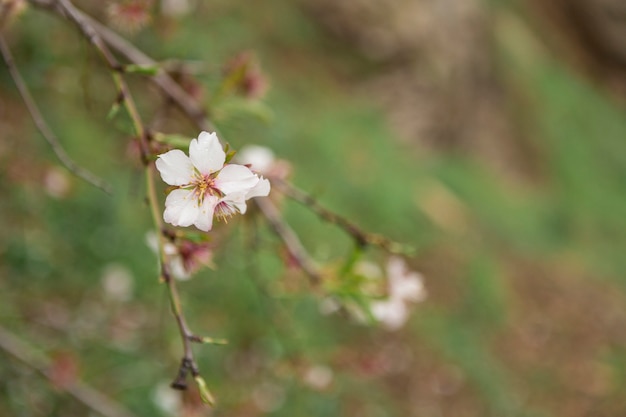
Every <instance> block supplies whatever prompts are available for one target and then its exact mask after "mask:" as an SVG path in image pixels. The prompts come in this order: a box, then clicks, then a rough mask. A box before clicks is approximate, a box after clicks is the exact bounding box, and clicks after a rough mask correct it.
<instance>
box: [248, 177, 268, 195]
mask: <svg viewBox="0 0 626 417" xmlns="http://www.w3.org/2000/svg"><path fill="white" fill-rule="evenodd" d="M269 193H270V182H269V181H268V180H267V179H265V178H263V177H261V178H259V182H257V183H256V185H255V186H254V187H252V188H251V189H250V191H248V193H247V194H246V200H247V199H249V198H254V197H267V196H268V195H269Z"/></svg>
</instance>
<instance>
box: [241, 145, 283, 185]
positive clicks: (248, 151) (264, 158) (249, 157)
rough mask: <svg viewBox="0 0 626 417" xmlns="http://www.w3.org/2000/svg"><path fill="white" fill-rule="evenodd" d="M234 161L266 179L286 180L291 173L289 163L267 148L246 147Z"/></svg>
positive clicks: (257, 146)
mask: <svg viewBox="0 0 626 417" xmlns="http://www.w3.org/2000/svg"><path fill="white" fill-rule="evenodd" d="M234 160H235V161H237V163H239V164H242V165H246V166H249V167H250V169H251V170H252V171H254V172H256V173H259V174H262V175H264V176H266V177H271V178H277V179H281V180H284V179H286V178H287V177H288V176H289V174H290V173H291V165H290V164H289V162H287V161H285V160H283V159H278V158H276V156H275V155H274V152H273V151H272V150H271V149H269V148H266V147H265V146H259V145H246V146H244V147H243V148H241V149H240V150H239V152H237V155H235V159H234Z"/></svg>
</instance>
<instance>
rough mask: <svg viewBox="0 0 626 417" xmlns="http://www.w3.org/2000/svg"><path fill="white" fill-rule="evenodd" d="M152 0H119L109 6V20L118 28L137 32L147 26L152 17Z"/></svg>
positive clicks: (128, 31)
mask: <svg viewBox="0 0 626 417" xmlns="http://www.w3.org/2000/svg"><path fill="white" fill-rule="evenodd" d="M151 7H152V0H117V1H114V2H111V3H110V4H109V6H108V7H107V15H108V17H109V21H110V22H111V23H112V24H113V25H114V26H116V27H117V28H118V29H120V30H123V31H125V32H127V33H135V32H137V31H139V30H140V29H143V28H144V27H145V26H147V25H148V24H149V23H150V21H151V20H152V17H151V16H150V8H151Z"/></svg>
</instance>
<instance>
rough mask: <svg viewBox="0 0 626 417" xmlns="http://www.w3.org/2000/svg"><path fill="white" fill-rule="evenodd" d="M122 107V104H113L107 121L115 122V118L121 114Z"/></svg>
mask: <svg viewBox="0 0 626 417" xmlns="http://www.w3.org/2000/svg"><path fill="white" fill-rule="evenodd" d="M121 107H122V106H120V103H118V102H117V101H116V102H115V103H113V105H112V106H111V109H110V110H109V112H108V113H107V120H108V121H111V120H113V118H114V117H115V116H117V114H118V113H119V112H120V108H121Z"/></svg>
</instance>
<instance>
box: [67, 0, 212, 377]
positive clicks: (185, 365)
mask: <svg viewBox="0 0 626 417" xmlns="http://www.w3.org/2000/svg"><path fill="white" fill-rule="evenodd" d="M55 4H56V6H57V8H56V9H57V11H58V12H59V13H60V14H61V15H63V16H65V17H66V18H67V19H69V20H70V21H72V22H73V23H74V24H75V25H76V26H77V27H78V29H79V30H80V32H81V33H82V34H83V36H85V37H86V38H87V39H88V40H89V41H90V42H91V44H92V45H93V46H94V47H95V48H96V49H97V50H98V51H99V52H100V55H101V56H102V57H103V59H104V60H105V61H106V63H107V64H108V66H109V68H110V69H111V75H112V77H113V81H114V82H115V85H116V87H117V89H118V92H119V97H120V101H121V103H122V104H123V105H124V106H125V108H126V110H127V111H128V114H129V115H130V118H131V120H132V122H133V125H134V127H135V131H136V133H137V136H138V139H139V144H140V146H141V149H142V160H143V162H144V164H145V172H146V185H147V192H148V201H149V204H150V208H151V212H152V218H153V221H154V223H155V227H156V229H157V230H159V231H160V230H162V223H161V216H160V214H159V211H158V204H159V203H158V198H157V195H156V189H155V184H154V176H153V172H152V171H153V169H152V165H151V164H150V163H149V155H150V148H149V144H148V139H147V132H146V128H145V125H144V123H143V121H142V120H141V117H140V115H139V112H138V110H137V106H136V105H135V101H134V100H133V97H132V95H131V93H130V90H129V88H128V86H127V84H126V82H125V81H124V78H123V76H122V72H121V68H122V67H121V65H120V64H119V62H118V61H117V59H116V58H115V56H114V55H113V54H112V53H111V51H110V50H109V48H108V45H107V44H106V43H105V42H104V41H103V40H102V38H100V35H99V34H98V32H97V31H96V30H95V29H94V28H93V26H92V25H91V23H90V22H89V21H88V20H87V19H86V18H85V15H84V13H82V12H81V11H79V10H78V9H76V8H75V7H74V5H73V4H72V3H71V2H70V1H69V0H57V1H56V2H55ZM164 244H165V242H164V237H163V235H162V234H159V252H160V263H161V278H162V279H163V280H164V281H165V283H166V284H167V288H168V295H169V298H170V304H171V308H172V313H173V314H174V317H175V318H176V323H177V326H178V329H179V332H180V336H181V341H182V344H183V350H184V354H183V359H182V361H181V365H180V367H179V371H178V375H177V377H176V379H175V380H174V382H173V383H172V387H174V388H177V389H185V388H186V387H187V385H186V377H187V373H188V372H191V375H192V377H193V378H194V380H195V381H196V383H198V384H200V383H199V382H198V380H199V374H200V372H199V370H198V367H197V365H196V361H195V359H194V355H193V350H192V348H191V341H192V340H191V339H192V337H193V336H194V335H193V333H191V331H190V330H189V326H188V325H187V322H186V320H185V316H184V314H183V311H182V308H181V305H180V297H179V295H178V289H177V286H176V282H175V280H174V279H172V278H171V275H170V273H169V268H168V264H169V262H168V257H167V255H166V253H165V250H164ZM202 383H203V380H202ZM200 388H202V387H200Z"/></svg>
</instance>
